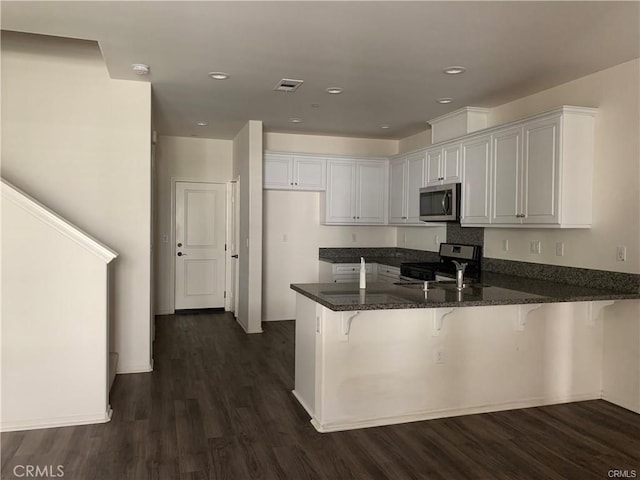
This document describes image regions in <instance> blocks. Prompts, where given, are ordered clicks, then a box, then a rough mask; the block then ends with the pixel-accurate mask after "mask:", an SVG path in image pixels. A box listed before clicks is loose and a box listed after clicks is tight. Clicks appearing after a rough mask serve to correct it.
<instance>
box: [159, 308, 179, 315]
mask: <svg viewBox="0 0 640 480" xmlns="http://www.w3.org/2000/svg"><path fill="white" fill-rule="evenodd" d="M174 313H176V312H175V311H174V310H170V309H167V310H158V311H157V312H155V315H173V314H174Z"/></svg>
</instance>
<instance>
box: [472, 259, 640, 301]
mask: <svg viewBox="0 0 640 480" xmlns="http://www.w3.org/2000/svg"><path fill="white" fill-rule="evenodd" d="M482 269H483V270H484V271H487V272H496V273H502V274H504V275H513V276H515V277H524V278H532V279H536V280H547V281H549V282H559V283H567V284H569V285H579V286H581V287H591V288H603V289H609V290H618V291H621V292H629V293H640V275H637V274H633V273H621V272H609V271H606V270H591V269H588V268H576V267H564V266H560V265H548V264H545V263H531V262H518V261H514V260H501V259H497V258H486V257H485V258H483V259H482Z"/></svg>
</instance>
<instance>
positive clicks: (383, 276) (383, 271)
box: [377, 264, 400, 283]
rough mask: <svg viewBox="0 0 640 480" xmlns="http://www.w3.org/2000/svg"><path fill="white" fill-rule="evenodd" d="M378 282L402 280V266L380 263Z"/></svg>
mask: <svg viewBox="0 0 640 480" xmlns="http://www.w3.org/2000/svg"><path fill="white" fill-rule="evenodd" d="M377 281H378V282H387V283H394V282H399V281H400V268H399V267H392V266H389V265H382V264H378V277H377Z"/></svg>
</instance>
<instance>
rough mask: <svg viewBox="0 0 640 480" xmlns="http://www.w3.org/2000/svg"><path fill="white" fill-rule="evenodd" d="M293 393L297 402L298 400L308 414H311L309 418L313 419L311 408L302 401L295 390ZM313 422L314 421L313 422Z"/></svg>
mask: <svg viewBox="0 0 640 480" xmlns="http://www.w3.org/2000/svg"><path fill="white" fill-rule="evenodd" d="M291 393H293V396H294V397H296V400H298V403H299V404H300V405H302V408H304V409H305V410H306V411H307V413H308V414H309V416H310V417H311V418H313V411H312V410H311V409H310V408H309V406H308V405H307V404H306V403H305V401H304V400H303V399H302V397H301V396H300V395H298V392H296V391H295V390H291ZM312 422H313V420H312Z"/></svg>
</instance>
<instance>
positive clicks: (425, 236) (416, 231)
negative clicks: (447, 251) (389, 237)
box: [396, 224, 447, 252]
mask: <svg viewBox="0 0 640 480" xmlns="http://www.w3.org/2000/svg"><path fill="white" fill-rule="evenodd" d="M446 241H447V227H446V225H444V224H443V225H438V226H429V227H427V226H419V227H398V231H397V233H396V245H397V246H398V247H402V248H413V249H416V250H428V251H430V252H439V251H440V243H442V242H446Z"/></svg>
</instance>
